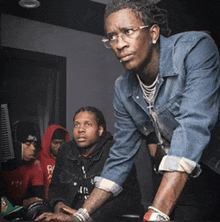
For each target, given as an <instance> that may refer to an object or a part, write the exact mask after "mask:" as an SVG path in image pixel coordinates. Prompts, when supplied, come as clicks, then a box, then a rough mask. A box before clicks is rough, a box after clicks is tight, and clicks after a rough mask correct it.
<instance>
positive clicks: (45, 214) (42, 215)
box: [35, 213, 50, 221]
mask: <svg viewBox="0 0 220 222" xmlns="http://www.w3.org/2000/svg"><path fill="white" fill-rule="evenodd" d="M49 214H50V213H43V214H41V215H40V216H38V217H37V218H36V219H35V221H41V220H43V219H44V218H46V217H47V216H49Z"/></svg>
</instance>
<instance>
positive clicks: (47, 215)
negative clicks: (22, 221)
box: [35, 213, 73, 221]
mask: <svg viewBox="0 0 220 222" xmlns="http://www.w3.org/2000/svg"><path fill="white" fill-rule="evenodd" d="M51 220H53V221H54V220H58V221H71V220H73V218H71V217H70V216H68V215H66V214H62V213H58V214H55V213H43V214H41V215H40V216H39V217H37V218H36V219H35V221H51Z"/></svg>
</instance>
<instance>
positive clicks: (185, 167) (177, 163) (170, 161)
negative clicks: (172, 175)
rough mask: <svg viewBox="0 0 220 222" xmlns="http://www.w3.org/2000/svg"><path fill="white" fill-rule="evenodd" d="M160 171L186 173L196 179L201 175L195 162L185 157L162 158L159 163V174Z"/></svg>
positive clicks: (167, 156)
mask: <svg viewBox="0 0 220 222" xmlns="http://www.w3.org/2000/svg"><path fill="white" fill-rule="evenodd" d="M162 171H170V172H174V171H177V172H186V173H188V174H192V176H193V177H197V176H199V174H200V173H201V169H200V167H199V166H198V165H197V163H196V162H194V161H192V160H189V159H187V158H185V157H177V156H169V155H166V156H164V157H163V159H162V161H161V163H160V166H159V172H162Z"/></svg>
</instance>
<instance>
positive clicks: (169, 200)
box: [147, 172, 189, 216]
mask: <svg viewBox="0 0 220 222" xmlns="http://www.w3.org/2000/svg"><path fill="white" fill-rule="evenodd" d="M188 178H189V174H187V173H184V172H165V173H164V175H163V178H162V181H161V183H160V187H159V189H158V191H157V194H156V196H155V198H154V201H153V204H152V206H153V207H155V208H157V209H158V210H160V211H161V212H163V213H164V214H166V215H168V216H169V215H170V214H171V212H172V211H173V208H174V206H175V204H176V202H177V200H178V198H179V197H180V194H181V193H182V191H183V188H184V186H185V185H186V182H187V180H188ZM147 213H155V211H154V210H152V209H149V210H148V212H147Z"/></svg>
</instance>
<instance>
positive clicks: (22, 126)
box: [12, 121, 37, 143]
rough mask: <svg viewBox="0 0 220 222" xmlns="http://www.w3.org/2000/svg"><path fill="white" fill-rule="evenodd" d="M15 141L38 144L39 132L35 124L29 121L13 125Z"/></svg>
mask: <svg viewBox="0 0 220 222" xmlns="http://www.w3.org/2000/svg"><path fill="white" fill-rule="evenodd" d="M12 130H13V139H14V141H20V142H22V143H26V142H37V131H36V128H35V124H34V123H32V122H28V121H17V122H16V123H14V125H13V128H12Z"/></svg>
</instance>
